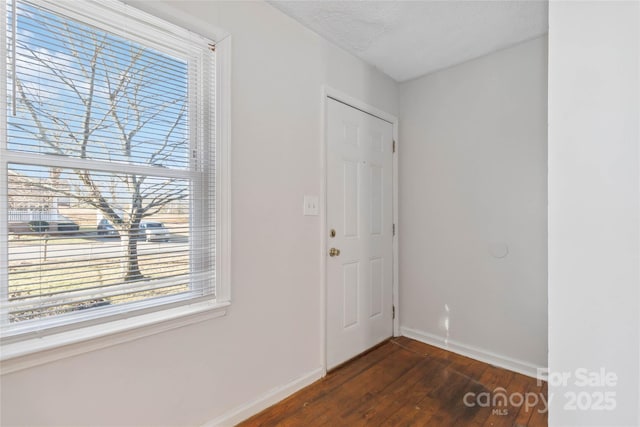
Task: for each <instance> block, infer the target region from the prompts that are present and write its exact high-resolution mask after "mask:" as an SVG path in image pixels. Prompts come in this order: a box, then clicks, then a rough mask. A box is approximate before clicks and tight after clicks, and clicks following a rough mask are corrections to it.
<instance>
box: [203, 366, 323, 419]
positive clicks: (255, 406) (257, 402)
mask: <svg viewBox="0 0 640 427" xmlns="http://www.w3.org/2000/svg"><path fill="white" fill-rule="evenodd" d="M323 375H324V369H322V368H318V369H314V370H313V371H311V372H309V373H307V374H305V375H303V376H301V377H299V378H297V379H295V380H293V381H291V382H289V383H287V384H284V385H281V386H279V387H276V388H274V389H271V390H269V391H268V392H266V393H265V394H263V395H262V396H259V397H258V398H256V399H254V400H252V401H250V402H247V403H245V404H243V405H240V406H238V407H236V408H234V409H232V410H231V411H229V412H227V413H225V414H222V415H221V416H219V417H217V418H214V419H213V420H211V421H208V422H206V423H205V424H203V427H230V426H234V425H236V424H238V423H239V422H241V421H244V420H246V419H247V418H249V417H251V416H252V415H255V414H257V413H258V412H260V411H262V410H263V409H266V408H268V407H269V406H271V405H273V404H275V403H278V402H279V401H281V400H282V399H284V398H285V397H287V396H290V395H291V394H293V393H295V392H296V391H298V390H300V389H302V388H304V387H306V386H308V385H309V384H311V383H313V382H315V381H317V380H319V379H320V378H322V376H323Z"/></svg>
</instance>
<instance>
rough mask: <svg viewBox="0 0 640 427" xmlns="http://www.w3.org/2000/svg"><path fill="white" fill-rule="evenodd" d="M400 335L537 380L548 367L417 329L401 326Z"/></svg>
mask: <svg viewBox="0 0 640 427" xmlns="http://www.w3.org/2000/svg"><path fill="white" fill-rule="evenodd" d="M400 333H401V334H402V335H403V336H405V337H407V338H411V339H414V340H417V341H421V342H423V343H425V344H429V345H432V346H435V347H439V348H442V349H444V350H447V351H451V352H453V353H457V354H460V355H462V356H466V357H471V358H472V359H476V360H479V361H481V362H484V363H488V364H490V365H494V366H497V367H498V368H503V369H507V370H509V371H513V372H517V373H519V374H523V375H526V376H528V377H533V378H537V375H538V372H539V370H545V372H546V367H542V366H536V365H533V364H531V363H529V362H524V361H521V360H516V359H512V358H510V357H507V356H502V355H499V354H495V353H491V352H489V351H486V350H482V349H479V348H476V347H473V346H469V345H466V344H462V343H459V342H456V341H452V340H445V338H443V337H440V336H437V335H434V334H430V333H428V332H423V331H419V330H417V329H411V328H406V327H404V326H401V327H400ZM543 379H544V378H543Z"/></svg>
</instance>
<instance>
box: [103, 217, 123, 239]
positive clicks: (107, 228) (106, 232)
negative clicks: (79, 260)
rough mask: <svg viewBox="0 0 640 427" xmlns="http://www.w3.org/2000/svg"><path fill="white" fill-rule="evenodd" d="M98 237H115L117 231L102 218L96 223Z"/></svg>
mask: <svg viewBox="0 0 640 427" xmlns="http://www.w3.org/2000/svg"><path fill="white" fill-rule="evenodd" d="M98 236H107V237H117V236H119V234H118V230H116V228H115V227H114V226H113V225H111V223H110V222H109V220H108V219H106V218H103V219H101V220H100V222H98Z"/></svg>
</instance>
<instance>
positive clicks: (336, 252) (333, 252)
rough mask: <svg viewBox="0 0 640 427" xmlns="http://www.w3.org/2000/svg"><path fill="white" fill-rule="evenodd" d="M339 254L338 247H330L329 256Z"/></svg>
mask: <svg viewBox="0 0 640 427" xmlns="http://www.w3.org/2000/svg"><path fill="white" fill-rule="evenodd" d="M339 255H340V249H336V248H331V249H329V256H339Z"/></svg>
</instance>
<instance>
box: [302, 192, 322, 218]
mask: <svg viewBox="0 0 640 427" xmlns="http://www.w3.org/2000/svg"><path fill="white" fill-rule="evenodd" d="M319 212H320V209H319V208H318V196H304V209H303V215H318V214H319Z"/></svg>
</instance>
